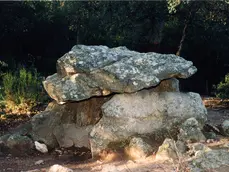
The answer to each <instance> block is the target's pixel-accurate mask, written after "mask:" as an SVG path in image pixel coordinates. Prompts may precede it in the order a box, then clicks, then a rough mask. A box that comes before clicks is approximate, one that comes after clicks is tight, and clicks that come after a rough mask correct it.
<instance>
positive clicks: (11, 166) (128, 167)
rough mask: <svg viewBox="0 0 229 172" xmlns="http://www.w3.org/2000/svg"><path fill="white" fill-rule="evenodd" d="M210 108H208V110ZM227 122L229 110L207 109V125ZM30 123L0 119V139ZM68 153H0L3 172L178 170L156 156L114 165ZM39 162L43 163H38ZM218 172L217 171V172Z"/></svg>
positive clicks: (83, 152)
mask: <svg viewBox="0 0 229 172" xmlns="http://www.w3.org/2000/svg"><path fill="white" fill-rule="evenodd" d="M208 107H209V106H208ZM225 119H228V120H229V108H228V107H227V108H226V107H218V106H215V107H213V106H210V107H209V108H208V123H209V124H212V125H215V126H216V125H219V124H222V121H224V120H225ZM28 120H29V117H28V116H23V117H21V116H20V117H17V118H16V119H15V117H14V118H13V117H12V118H11V117H9V118H8V119H3V118H0V136H1V135H3V134H4V133H6V132H7V131H9V130H12V129H13V128H15V127H16V126H18V125H19V124H22V123H24V122H26V121H28ZM223 144H229V139H227V138H222V137H221V138H220V139H219V141H217V142H214V143H209V144H208V146H210V147H220V145H223ZM61 151H62V152H65V153H64V154H62V155H60V154H58V153H57V152H55V151H54V153H50V154H45V155H44V154H36V155H33V156H27V157H15V156H12V155H10V154H9V155H3V154H1V153H0V172H22V171H30V170H31V172H38V171H40V172H45V171H47V170H48V168H49V167H50V166H52V165H54V164H59V165H63V166H65V167H69V168H71V169H73V170H74V171H76V172H78V171H79V172H87V171H94V172H96V171H102V172H105V171H107V172H109V170H111V169H116V170H117V171H118V170H119V171H122V172H152V171H154V172H172V171H173V172H175V171H177V170H176V166H175V165H171V164H163V163H160V162H156V161H155V159H154V158H155V156H154V155H152V156H150V157H149V158H147V159H145V160H144V161H131V160H123V159H121V158H120V159H121V160H119V161H115V162H112V163H107V162H105V161H99V160H97V161H96V160H91V159H90V157H91V155H90V152H89V151H87V150H61ZM39 160H42V161H43V162H42V163H40V164H36V163H38V161H39ZM217 171H218V170H217ZM219 171H221V172H224V171H225V172H226V171H228V167H222V169H221V170H219Z"/></svg>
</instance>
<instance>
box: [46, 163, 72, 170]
mask: <svg viewBox="0 0 229 172" xmlns="http://www.w3.org/2000/svg"><path fill="white" fill-rule="evenodd" d="M48 172H73V170H72V169H70V168H67V167H64V166H61V165H58V164H55V165H53V166H51V167H50V168H49V170H48Z"/></svg>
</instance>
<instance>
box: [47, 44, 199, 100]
mask: <svg viewBox="0 0 229 172" xmlns="http://www.w3.org/2000/svg"><path fill="white" fill-rule="evenodd" d="M196 71H197V69H196V67H194V66H193V63H192V62H191V61H187V60H185V59H183V58H181V57H179V56H176V55H173V54H158V53H153V52H150V53H139V52H135V51H130V50H128V49H127V48H126V47H117V48H108V47H107V46H85V45H76V46H74V47H73V48H72V50H71V51H70V52H68V53H67V54H65V55H64V56H63V57H61V58H60V59H58V61H57V73H56V74H54V75H52V76H49V77H47V79H46V80H45V81H44V82H43V84H44V87H45V89H46V91H47V92H48V94H49V95H50V97H51V98H53V99H55V100H56V101H57V102H58V103H63V102H66V101H80V100H84V99H88V98H90V97H92V96H105V95H109V94H111V93H113V92H115V93H133V92H136V91H139V90H142V89H144V88H150V87H152V86H156V85H158V84H159V83H160V82H161V81H162V80H164V79H169V78H188V77H190V76H191V75H193V74H194V73H195V72H196Z"/></svg>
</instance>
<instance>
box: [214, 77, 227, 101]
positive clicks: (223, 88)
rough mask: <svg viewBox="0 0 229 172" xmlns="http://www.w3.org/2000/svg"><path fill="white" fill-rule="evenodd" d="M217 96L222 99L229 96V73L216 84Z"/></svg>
mask: <svg viewBox="0 0 229 172" xmlns="http://www.w3.org/2000/svg"><path fill="white" fill-rule="evenodd" d="M216 96H217V97H219V98H222V99H227V98H229V73H228V74H227V75H226V76H225V78H224V80H223V81H221V82H220V83H219V84H218V85H217V86H216Z"/></svg>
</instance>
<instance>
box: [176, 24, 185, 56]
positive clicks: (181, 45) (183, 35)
mask: <svg viewBox="0 0 229 172" xmlns="http://www.w3.org/2000/svg"><path fill="white" fill-rule="evenodd" d="M187 27H188V22H186V24H185V26H184V29H183V34H182V37H181V40H180V45H179V47H178V50H177V53H176V55H177V56H180V53H181V50H182V48H183V43H184V40H185V37H186V30H187Z"/></svg>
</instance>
